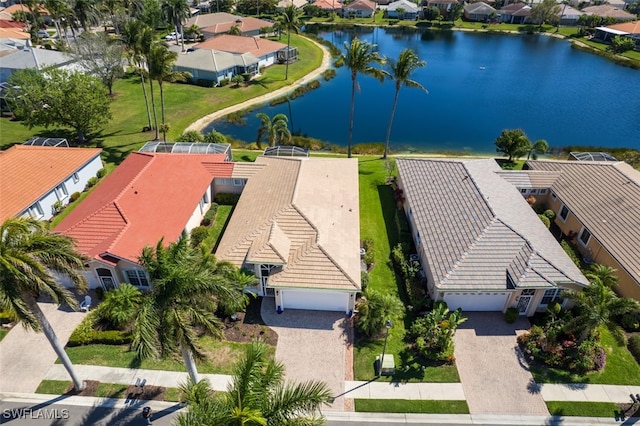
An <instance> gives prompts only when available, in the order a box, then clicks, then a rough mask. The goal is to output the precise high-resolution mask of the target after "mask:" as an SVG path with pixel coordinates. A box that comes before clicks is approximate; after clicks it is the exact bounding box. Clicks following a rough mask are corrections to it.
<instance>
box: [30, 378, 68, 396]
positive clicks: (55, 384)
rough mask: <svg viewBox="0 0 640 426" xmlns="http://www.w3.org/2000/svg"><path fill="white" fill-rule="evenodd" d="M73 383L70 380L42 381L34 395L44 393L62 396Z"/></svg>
mask: <svg viewBox="0 0 640 426" xmlns="http://www.w3.org/2000/svg"><path fill="white" fill-rule="evenodd" d="M72 384H73V383H72V382H71V381H70V380H43V381H41V382H40V384H39V385H38V389H36V393H46V394H51V395H62V394H64V393H65V392H67V389H69V386H71V385H72Z"/></svg>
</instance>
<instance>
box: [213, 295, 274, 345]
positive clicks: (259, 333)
mask: <svg viewBox="0 0 640 426" xmlns="http://www.w3.org/2000/svg"><path fill="white" fill-rule="evenodd" d="M261 303H262V298H258V297H255V298H253V299H252V300H251V302H250V303H249V305H248V306H247V309H246V313H245V312H239V313H237V314H236V320H235V321H233V320H231V319H230V318H227V319H225V321H224V326H225V328H224V338H225V340H228V341H230V342H238V343H250V342H252V341H254V340H259V341H262V342H264V343H266V344H268V345H270V346H274V347H275V346H276V345H277V344H278V334H277V333H276V332H275V331H273V330H272V329H271V328H269V327H268V326H267V324H266V323H265V322H264V321H262V316H261V315H260V305H261Z"/></svg>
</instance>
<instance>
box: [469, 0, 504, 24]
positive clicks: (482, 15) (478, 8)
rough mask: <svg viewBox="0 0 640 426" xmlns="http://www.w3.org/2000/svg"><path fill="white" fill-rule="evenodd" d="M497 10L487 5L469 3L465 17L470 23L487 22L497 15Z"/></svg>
mask: <svg viewBox="0 0 640 426" xmlns="http://www.w3.org/2000/svg"><path fill="white" fill-rule="evenodd" d="M497 13H498V12H497V11H496V9H495V8H493V7H491V6H489V5H488V4H486V3H483V2H478V3H469V4H466V5H465V6H464V17H465V18H466V19H467V20H469V21H478V22H485V21H487V20H488V19H490V18H491V17H493V16H496V15H497Z"/></svg>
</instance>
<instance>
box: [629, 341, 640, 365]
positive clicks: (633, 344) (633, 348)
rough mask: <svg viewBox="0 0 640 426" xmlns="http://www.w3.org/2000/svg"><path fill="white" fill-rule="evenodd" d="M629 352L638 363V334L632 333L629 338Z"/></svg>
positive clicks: (639, 343)
mask: <svg viewBox="0 0 640 426" xmlns="http://www.w3.org/2000/svg"><path fill="white" fill-rule="evenodd" d="M629 352H631V354H632V355H633V357H634V358H635V359H636V362H637V363H638V364H640V335H637V334H636V335H633V336H631V337H630V338H629Z"/></svg>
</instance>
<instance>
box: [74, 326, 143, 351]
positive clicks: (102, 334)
mask: <svg viewBox="0 0 640 426" xmlns="http://www.w3.org/2000/svg"><path fill="white" fill-rule="evenodd" d="M131 340H132V337H131V333H130V332H128V331H120V330H104V331H100V330H93V329H89V330H86V329H83V327H78V328H77V329H75V330H74V332H73V333H72V334H71V337H70V338H69V342H68V343H67V346H69V347H73V346H83V345H95V344H103V345H124V344H129V343H131Z"/></svg>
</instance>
